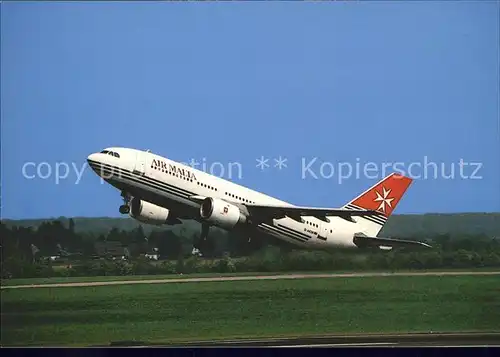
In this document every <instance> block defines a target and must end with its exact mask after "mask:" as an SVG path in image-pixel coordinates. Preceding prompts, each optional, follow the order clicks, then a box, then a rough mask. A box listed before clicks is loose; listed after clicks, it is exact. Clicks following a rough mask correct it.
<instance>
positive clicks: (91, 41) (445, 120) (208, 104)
mask: <svg viewBox="0 0 500 357" xmlns="http://www.w3.org/2000/svg"><path fill="white" fill-rule="evenodd" d="M498 4H499V3H498V2H487V1H483V2H479V1H467V2H456V1H453V2H452V1H448V2H436V1H428V2H416V1H415V2H405V3H400V2H395V1H393V2H355V3H349V2H344V3H314V2H311V3H302V2H300V3H299V2H292V3H291V2H286V3H283V2H258V3H136V2H125V3H120V2H110V3H57V2H54V3H12V2H4V3H3V4H2V7H1V30H2V44H1V46H2V48H1V56H2V57H1V66H2V76H1V86H2V88H1V89H2V91H1V100H2V107H1V110H2V133H1V135H2V137H1V139H2V217H3V218H38V217H57V216H118V215H119V214H118V206H119V205H120V204H121V200H120V196H119V193H118V191H116V190H115V189H113V188H112V187H110V186H108V185H106V184H101V182H100V180H99V179H98V178H97V176H95V175H94V174H93V173H92V172H91V170H90V169H89V168H86V169H84V171H83V175H82V176H81V179H80V181H78V177H77V174H76V172H75V167H76V168H77V169H78V170H81V169H82V165H84V164H85V159H86V157H87V155H89V154H90V153H92V152H95V151H99V150H101V149H102V148H104V147H108V146H127V147H134V148H140V149H151V150H152V151H154V152H155V153H158V154H160V155H163V156H166V157H169V158H171V159H173V160H177V161H188V160H190V159H192V158H194V159H195V160H197V161H202V160H205V161H206V162H207V163H208V164H209V165H210V164H211V163H213V162H221V163H222V164H223V165H225V167H226V171H227V166H228V165H229V163H230V162H238V163H240V165H241V168H242V171H241V177H234V173H233V179H234V180H235V181H236V182H237V183H240V184H243V185H246V186H248V187H250V188H253V189H256V190H259V191H261V192H264V193H267V194H271V195H273V196H276V197H278V198H280V199H283V200H287V201H290V202H292V203H294V204H300V205H314V206H330V207H335V206H339V205H342V204H343V203H345V202H346V201H348V200H350V199H351V198H353V197H354V196H356V195H357V194H358V193H360V192H361V191H364V190H365V189H366V188H368V187H369V186H371V185H372V184H374V183H375V182H376V181H377V180H378V179H380V176H381V175H382V173H381V171H378V172H379V173H378V176H377V173H375V174H374V173H373V171H371V174H372V175H373V176H371V177H370V176H369V177H366V176H365V175H363V172H361V173H360V174H359V175H355V174H354V175H353V176H351V177H348V178H345V179H342V178H340V179H339V175H338V172H334V174H333V175H331V174H330V172H329V171H328V170H325V171H323V172H324V175H326V176H323V177H321V175H320V170H319V167H320V165H321V164H322V163H324V162H326V164H324V165H328V166H324V168H327V167H330V168H331V167H333V168H334V169H335V170H336V171H338V166H339V165H340V164H341V163H344V165H348V163H350V164H351V165H355V164H356V163H357V162H359V164H360V165H361V169H362V167H363V166H362V165H364V164H366V163H368V162H371V163H373V165H377V166H378V167H381V165H382V164H383V163H391V162H401V163H402V164H403V165H404V166H403V167H404V168H405V169H407V168H408V166H409V165H410V164H411V163H414V162H417V163H418V162H420V163H422V164H423V163H424V162H425V161H424V160H427V161H432V162H435V163H437V164H438V170H439V172H438V177H437V178H434V177H432V176H433V172H434V171H432V169H431V170H430V174H429V175H430V177H427V178H422V177H421V178H415V182H414V183H413V185H412V187H411V188H410V190H409V191H408V192H407V194H406V195H405V197H404V199H403V200H402V201H401V203H400V205H399V206H398V208H397V210H396V211H395V213H425V212H478V211H479V212H484V211H497V212H498V211H500V139H499V138H500V129H499V112H498V111H499V109H498V108H499V99H498V93H499V89H498V80H499V75H498V64H499V55H498V53H499V51H498V43H499V37H498V27H499V21H498V18H499V16H498V14H499V5H498ZM262 155H263V156H264V157H266V158H268V159H269V163H270V164H271V166H270V167H268V168H266V169H265V170H260V169H259V168H257V167H256V159H257V158H259V157H261V156H262ZM280 155H281V156H282V157H285V158H287V162H286V164H287V167H286V168H283V169H282V170H278V169H277V168H276V167H273V165H274V158H277V157H279V156H280ZM314 158H316V161H315V163H314V165H312V170H313V172H315V174H316V175H317V176H318V178H317V179H314V178H312V177H311V175H310V173H309V172H306V177H305V178H303V177H302V162H301V160H304V163H305V166H307V164H308V163H310V162H311V160H313V159H314ZM460 159H463V160H464V161H465V162H469V163H471V162H472V163H480V164H481V166H480V167H479V170H478V171H477V172H474V171H476V168H475V167H476V166H477V165H476V166H471V165H468V166H466V167H465V168H464V169H463V173H464V175H465V176H466V178H463V177H460V176H459V171H458V170H459V168H458V163H459V161H460ZM28 162H32V163H34V164H36V165H38V166H37V167H41V170H42V171H40V173H41V174H42V175H45V174H47V170H48V168H47V167H50V169H51V175H50V176H49V177H48V178H47V179H43V178H41V177H39V176H37V177H35V178H33V179H29V178H27V177H25V176H24V175H23V171H22V168H23V165H24V164H25V163H28ZM61 162H64V163H66V164H67V165H69V166H70V172H69V173H68V174H67V177H66V178H63V179H60V180H59V182H58V183H56V177H55V167H56V164H57V163H61ZM42 163H46V164H42ZM39 165H42V166H39ZM43 165H45V167H43ZM440 165H444V167H445V170H446V172H445V173H446V174H447V175H448V174H449V173H450V170H451V166H453V165H454V166H455V170H456V171H455V178H453V179H445V178H443V177H442V175H441V174H440V170H441V169H440ZM344 167H345V166H344ZM388 172H390V169H388ZM415 173H416V174H415ZM422 173H423V171H422V170H417V169H415V170H414V173H413V174H414V176H415V175H421V174H422ZM27 174H28V175H33V174H36V169H35V168H34V167H32V166H31V167H29V168H28V170H27ZM472 174H474V176H473V177H477V179H473V178H471V175H472ZM225 177H228V175H227V172H226V175H225Z"/></svg>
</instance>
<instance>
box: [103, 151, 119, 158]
mask: <svg viewBox="0 0 500 357" xmlns="http://www.w3.org/2000/svg"><path fill="white" fill-rule="evenodd" d="M101 154H108V155H111V156H114V157H117V158H120V154H118V153H117V152H114V151H109V150H103V151H101Z"/></svg>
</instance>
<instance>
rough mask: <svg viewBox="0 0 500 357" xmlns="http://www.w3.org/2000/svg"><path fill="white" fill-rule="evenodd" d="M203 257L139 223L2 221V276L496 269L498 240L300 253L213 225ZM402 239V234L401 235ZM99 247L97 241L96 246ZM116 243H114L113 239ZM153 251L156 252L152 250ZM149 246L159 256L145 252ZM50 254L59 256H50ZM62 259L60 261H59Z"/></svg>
mask: <svg viewBox="0 0 500 357" xmlns="http://www.w3.org/2000/svg"><path fill="white" fill-rule="evenodd" d="M212 236H213V240H212V244H211V245H210V246H205V248H204V250H203V258H199V257H193V256H192V255H191V249H192V241H193V239H194V238H196V234H195V233H194V234H189V233H187V232H186V231H183V230H182V229H181V230H180V233H178V234H175V233H174V232H172V231H171V230H154V231H150V232H149V233H148V234H145V232H144V231H143V228H142V227H141V226H137V227H136V228H134V229H132V230H128V231H125V230H119V229H117V228H113V229H111V230H110V231H109V232H108V233H107V234H99V235H96V234H94V233H82V232H81V231H80V232H78V231H77V230H76V227H75V223H74V221H73V220H71V219H70V220H69V224H68V225H64V224H62V223H61V222H60V221H47V222H44V223H43V224H40V225H39V226H38V227H37V228H36V229H35V228H27V227H16V226H7V225H5V224H3V223H0V237H1V256H2V262H1V264H2V267H1V270H2V279H8V278H28V277H51V276H97V275H144V274H179V273H183V274H189V273H204V272H220V273H223V272H285V271H321V270H344V271H353V270H356V271H362V270H401V269H444V268H450V269H451V268H479V267H489V268H493V267H496V268H500V239H498V238H494V237H489V236H487V235H484V234H477V235H449V234H441V235H435V236H427V237H418V236H414V237H404V238H406V239H409V238H410V239H419V240H423V241H426V242H428V243H430V244H431V245H432V246H433V249H418V250H415V249H411V250H410V249H408V250H404V249H403V250H393V251H389V252H385V251H379V250H372V251H365V250H338V251H334V252H321V251H303V250H296V249H294V248H293V247H291V246H286V245H278V244H277V243H278V242H276V241H269V240H266V239H265V238H263V237H253V238H252V239H251V240H250V241H249V240H248V239H247V238H246V237H239V236H236V235H232V234H229V233H226V232H224V231H220V230H215V231H214V233H213V235H212ZM401 238H402V237H401ZM103 242H104V243H106V242H108V243H111V242H115V243H118V245H119V246H122V247H126V249H125V250H124V251H126V257H125V259H123V257H121V254H115V255H114V256H113V255H112V254H102V252H98V247H99V244H100V243H103ZM101 245H102V244H101ZM115 245H116V244H115ZM154 248H156V249H154ZM153 249H154V251H155V252H156V253H158V254H159V257H160V260H159V261H151V260H149V259H147V258H146V256H145V253H148V252H151V251H153ZM52 256H58V257H60V259H58V260H54V261H53V260H52V259H51V257H52ZM60 262H62V264H61V263H60Z"/></svg>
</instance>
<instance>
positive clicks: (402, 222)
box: [3, 212, 500, 237]
mask: <svg viewBox="0 0 500 357" xmlns="http://www.w3.org/2000/svg"><path fill="white" fill-rule="evenodd" d="M48 220H49V219H25V220H4V221H3V222H4V223H5V224H6V225H7V226H9V227H12V226H18V227H34V228H37V227H39V226H40V225H42V224H44V223H46V221H48ZM50 220H58V221H60V222H61V223H62V224H63V225H64V226H66V227H68V225H69V220H70V218H68V217H58V218H53V219H52V218H51V219H50ZM71 220H72V221H73V222H74V223H76V232H77V233H94V234H107V233H108V232H109V231H110V230H111V229H112V228H117V229H119V230H125V231H130V230H133V229H135V228H137V226H138V225H141V226H142V228H143V230H144V232H145V233H146V234H149V233H150V232H151V231H152V230H154V227H153V226H150V225H147V224H139V223H138V222H137V221H136V220H134V219H133V218H130V217H128V218H111V217H74V218H72V219H71ZM168 229H170V230H172V232H174V233H176V234H180V232H181V231H183V232H187V233H188V234H189V235H191V234H195V233H196V234H197V232H198V231H199V225H198V224H197V223H195V222H193V221H185V222H184V223H183V224H182V226H174V227H171V228H170V227H169V228H168ZM381 234H382V235H384V236H400V237H407V236H410V235H418V236H427V235H428V236H436V235H439V234H450V235H452V236H455V235H463V234H467V235H476V234H486V235H488V236H490V237H500V213H495V212H487V213H476V212H475V213H448V214H444V213H428V214H395V215H392V216H391V219H390V220H388V222H387V224H386V225H385V226H384V228H383V230H382V232H381Z"/></svg>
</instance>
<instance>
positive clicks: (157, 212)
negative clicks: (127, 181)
mask: <svg viewBox="0 0 500 357" xmlns="http://www.w3.org/2000/svg"><path fill="white" fill-rule="evenodd" d="M130 216H131V217H132V218H135V219H136V220H138V221H139V222H142V223H146V224H154V225H162V224H172V223H171V222H170V221H172V218H173V220H176V218H174V217H172V218H171V217H169V216H170V211H169V210H168V209H166V208H163V207H160V206H157V205H155V204H153V203H150V202H147V201H144V200H141V199H139V198H137V197H134V198H133V199H132V200H131V201H130Z"/></svg>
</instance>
